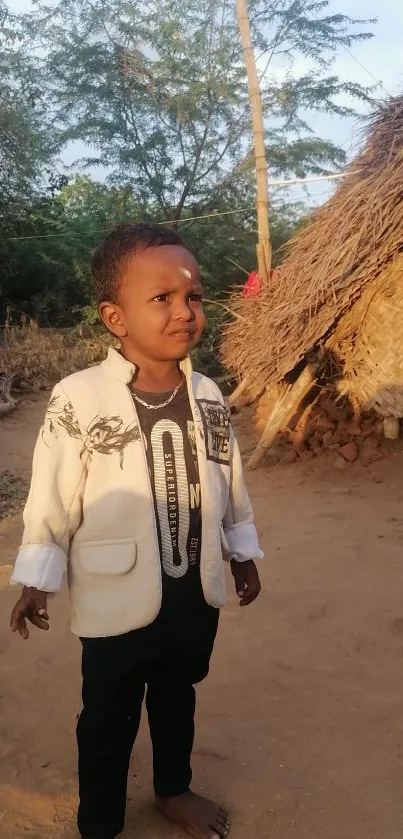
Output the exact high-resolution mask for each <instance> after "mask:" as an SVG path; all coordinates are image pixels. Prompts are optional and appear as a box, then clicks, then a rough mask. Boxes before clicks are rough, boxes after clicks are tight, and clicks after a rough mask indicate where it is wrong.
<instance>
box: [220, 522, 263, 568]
mask: <svg viewBox="0 0 403 839" xmlns="http://www.w3.org/2000/svg"><path fill="white" fill-rule="evenodd" d="M224 536H225V541H226V543H227V546H228V550H227V553H228V556H229V558H230V559H235V561H236V562H248V561H249V560H251V559H263V556H264V554H263V551H261V549H260V547H259V539H258V535H257V531H256V527H255V525H254V523H253V522H238V524H232V525H230V527H226V528H225V529H224Z"/></svg>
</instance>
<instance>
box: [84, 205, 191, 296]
mask: <svg viewBox="0 0 403 839" xmlns="http://www.w3.org/2000/svg"><path fill="white" fill-rule="evenodd" d="M161 245H177V246H179V247H184V248H186V250H188V247H187V245H185V243H184V242H183V240H182V239H181V237H180V236H179V233H177V232H176V230H174V229H173V228H172V227H165V226H164V225H159V224H146V223H144V224H134V223H133V222H122V223H121V224H118V225H116V227H113V228H112V230H110V231H109V233H107V234H106V236H105V237H104V239H103V240H102V242H101V243H100V244H99V245H98V247H97V248H96V250H95V251H94V252H93V254H92V259H91V273H92V278H93V282H94V286H95V294H96V299H97V303H98V304H99V303H104V302H105V301H110V302H111V303H116V302H117V299H118V296H119V285H120V281H121V277H122V268H123V264H124V261H125V259H126V258H127V257H128V256H130V255H131V254H134V253H136V252H137V251H140V250H145V249H146V248H158V247H160V246H161Z"/></svg>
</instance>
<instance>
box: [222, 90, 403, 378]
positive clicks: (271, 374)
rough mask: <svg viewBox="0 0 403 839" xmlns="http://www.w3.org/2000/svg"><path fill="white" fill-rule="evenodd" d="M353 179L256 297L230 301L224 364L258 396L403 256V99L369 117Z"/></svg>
mask: <svg viewBox="0 0 403 839" xmlns="http://www.w3.org/2000/svg"><path fill="white" fill-rule="evenodd" d="M369 128H370V132H369V136H368V139H367V142H366V145H365V147H364V150H363V151H362V153H361V154H360V155H359V156H358V157H357V158H356V159H355V160H354V162H353V163H352V164H351V166H350V167H349V174H348V175H347V176H346V178H345V179H344V180H343V182H342V184H341V186H339V188H338V189H337V190H336V192H335V194H334V195H333V197H332V198H330V200H329V201H327V203H326V204H324V205H323V206H322V207H320V208H319V209H318V210H317V211H316V212H315V213H314V215H313V216H312V219H311V221H310V222H309V224H308V225H307V226H306V227H305V228H304V229H303V230H302V231H301V232H300V233H299V234H298V235H297V236H296V238H295V239H294V240H293V241H291V242H290V243H289V246H288V249H287V254H286V256H285V259H284V261H283V262H282V264H281V266H280V268H279V269H278V271H277V272H276V277H275V280H272V281H271V282H270V283H269V284H267V285H266V286H265V287H264V288H263V289H262V291H261V293H260V296H259V297H258V298H245V297H243V296H242V294H241V293H237V294H234V295H233V296H232V297H231V302H230V306H231V308H232V310H233V312H234V315H235V319H234V321H233V322H231V323H230V324H229V325H228V326H227V329H226V333H225V336H224V341H223V358H224V362H225V364H226V365H227V367H228V368H230V369H232V370H233V371H235V372H236V374H237V375H238V376H239V378H244V377H245V376H247V377H248V381H250V383H251V388H252V390H253V391H255V392H258V391H261V390H262V389H263V388H264V387H270V386H271V385H273V384H274V383H276V382H278V381H280V380H281V379H283V378H284V376H285V375H286V374H287V373H289V372H290V371H291V370H293V369H294V367H295V366H296V365H297V364H298V362H299V361H300V360H301V359H302V358H303V357H304V356H305V355H306V354H307V353H308V352H309V351H310V350H312V349H313V348H314V347H316V346H318V345H320V344H322V343H325V342H326V340H327V338H328V337H329V335H330V334H331V333H332V331H333V330H334V328H335V325H336V324H337V322H338V321H339V320H340V318H341V317H342V316H343V315H344V313H345V312H346V311H347V310H349V309H350V308H351V305H352V303H353V302H354V300H356V299H357V298H358V297H359V296H360V294H361V291H362V289H363V286H364V285H366V284H367V283H369V282H370V281H371V280H374V279H375V278H376V277H377V276H378V275H379V274H380V273H381V272H382V271H383V270H384V268H385V267H386V266H387V265H388V264H389V263H390V260H391V259H392V258H393V257H394V256H395V255H396V254H397V253H398V252H399V251H400V250H403V97H397V98H394V99H391V100H390V101H389V102H388V103H387V104H386V105H384V106H382V107H381V108H380V109H379V110H378V111H377V112H376V113H375V114H373V115H372V117H371V118H370V125H369Z"/></svg>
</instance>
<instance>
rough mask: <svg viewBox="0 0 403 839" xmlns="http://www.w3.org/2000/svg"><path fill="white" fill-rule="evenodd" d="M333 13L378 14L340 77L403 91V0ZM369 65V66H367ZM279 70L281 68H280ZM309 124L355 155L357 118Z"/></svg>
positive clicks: (342, 63) (317, 118)
mask: <svg viewBox="0 0 403 839" xmlns="http://www.w3.org/2000/svg"><path fill="white" fill-rule="evenodd" d="M8 5H9V7H10V9H11V10H12V11H13V12H21V11H27V10H28V9H29V7H30V0H9V2H8ZM329 12H330V13H336V12H337V13H344V14H346V15H350V16H351V17H355V18H378V23H377V24H376V25H374V26H372V27H371V26H370V27H367V28H368V29H369V30H371V29H372V31H373V32H374V34H375V37H374V38H372V39H371V40H370V41H366V42H362V43H359V44H355V45H354V46H353V47H352V55H350V54H349V53H348V52H347V51H345V50H341V51H340V54H339V56H338V58H337V60H336V62H335V64H334V67H333V70H332V72H333V71H334V72H335V73H336V74H337V75H339V76H340V77H341V78H344V79H349V80H352V81H355V82H359V83H360V84H364V85H368V84H373V79H372V78H371V76H370V75H369V74H371V75H372V76H373V77H375V79H377V80H379V81H380V82H382V85H383V88H380V89H379V96H380V97H385V96H386V95H387V93H389V94H392V95H396V94H397V93H399V92H403V50H402V43H403V2H401V0H349V2H348V0H331V2H330V4H329ZM364 68H366V69H364ZM305 69H306V65H305V64H304V62H303V61H300V62H298V63H297V65H296V70H297V72H301V73H302V72H304V70H305ZM279 72H281V70H280V69H279ZM310 124H311V127H312V128H313V130H314V131H315V133H316V134H317V135H318V136H320V137H323V138H325V139H328V140H331V141H332V142H334V143H336V144H338V145H341V146H342V147H343V148H344V149H345V150H346V151H347V152H348V154H349V156H352V155H353V154H354V151H355V150H356V149H357V145H358V142H359V134H358V130H357V124H356V121H355V120H352V119H346V120H340V119H339V118H337V119H336V118H333V119H331V118H329V117H327V116H326V115H323V114H318V115H314V116H311V118H310ZM82 154H83V146H81V145H80V144H75V146H71V147H70V148H68V149H66V151H65V152H64V154H63V162H64V163H65V164H71V163H73V162H74V160H75V158H77V157H79V156H81V155H82ZM331 188H332V187H331V186H327V185H326V184H325V183H320V184H316V185H312V186H311V187H309V198H310V201H311V202H312V203H321V201H323V200H325V199H326V197H327V196H328V194H329V191H330V190H331ZM292 198H293V200H298V199H299V198H304V199H305V200H306V199H307V196H306V193H305V192H304V191H303V190H301V189H300V188H297V187H296V188H294V189H293V190H292Z"/></svg>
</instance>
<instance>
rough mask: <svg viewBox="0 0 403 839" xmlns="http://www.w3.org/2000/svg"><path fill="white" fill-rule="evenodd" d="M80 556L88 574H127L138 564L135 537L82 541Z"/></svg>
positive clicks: (82, 565)
mask: <svg viewBox="0 0 403 839" xmlns="http://www.w3.org/2000/svg"><path fill="white" fill-rule="evenodd" d="M79 557H80V563H81V567H82V568H83V569H84V571H86V572H87V574H109V575H121V574H127V573H128V572H129V571H131V570H132V568H134V566H135V564H136V559H137V545H136V542H135V540H134V539H113V540H111V541H108V542H105V541H102V542H82V543H81V545H80V547H79Z"/></svg>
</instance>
